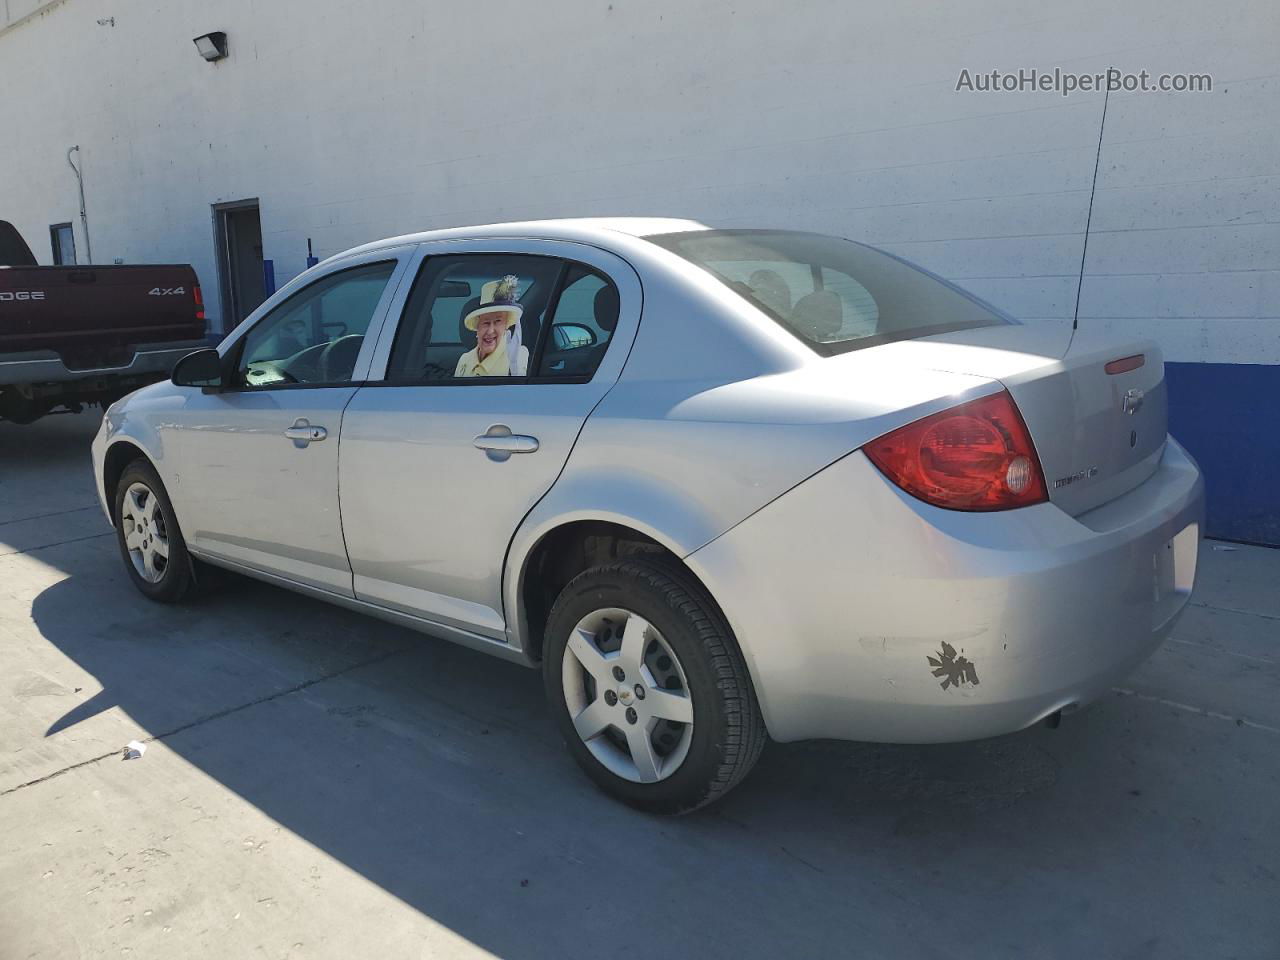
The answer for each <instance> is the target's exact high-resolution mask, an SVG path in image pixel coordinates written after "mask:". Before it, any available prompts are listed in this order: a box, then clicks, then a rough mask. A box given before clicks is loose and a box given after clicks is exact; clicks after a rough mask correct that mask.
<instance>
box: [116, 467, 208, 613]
mask: <svg viewBox="0 0 1280 960" xmlns="http://www.w3.org/2000/svg"><path fill="white" fill-rule="evenodd" d="M115 521H116V541H117V542H118V543H119V544H120V553H121V555H122V556H123V557H124V563H125V569H126V570H128V572H129V578H130V579H131V580H132V581H133V585H134V586H135V587H137V588H138V589H139V590H140V591H142V594H143V595H144V596H146V597H147V598H148V599H150V600H157V601H159V602H161V603H177V602H178V601H180V600H182V599H183V598H184V597H186V596H187V595H188V594H189V593H190V592H191V589H192V587H193V586H194V583H195V580H194V577H193V576H192V570H191V557H190V555H189V554H188V553H187V544H186V541H185V540H183V539H182V530H181V528H179V526H178V519H177V517H176V516H175V515H174V512H173V504H172V503H170V502H169V495H168V493H166V492H165V489H164V484H163V483H161V482H160V477H159V476H158V475H157V474H156V471H155V468H154V467H152V466H151V464H150V463H148V462H147V461H146V460H144V459H142V458H141V457H139V458H138V459H137V460H134V461H133V462H132V463H131V464H129V466H127V467H125V470H124V473H122V474H121V475H120V482H119V483H118V484H117V485H116V499H115Z"/></svg>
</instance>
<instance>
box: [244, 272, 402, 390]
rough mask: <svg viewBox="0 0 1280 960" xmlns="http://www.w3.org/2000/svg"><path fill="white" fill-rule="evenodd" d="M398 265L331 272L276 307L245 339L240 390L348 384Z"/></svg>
mask: <svg viewBox="0 0 1280 960" xmlns="http://www.w3.org/2000/svg"><path fill="white" fill-rule="evenodd" d="M394 270H395V261H384V262H380V263H369V264H364V265H362V266H358V267H352V268H351V269H349V270H342V271H339V272H337V273H331V274H329V275H328V276H326V277H322V278H321V279H319V280H317V281H315V282H314V283H312V284H310V285H309V286H307V287H304V288H303V289H302V290H300V291H298V292H297V293H295V294H294V295H293V296H291V297H290V298H289V299H288V300H286V301H285V302H284V303H282V304H280V305H279V306H278V307H276V308H275V309H273V310H272V311H271V312H270V313H268V314H267V315H266V316H265V317H263V318H262V319H261V320H259V321H258V323H257V324H256V325H255V326H254V327H253V329H252V330H250V331H249V332H248V333H247V334H246V335H245V337H244V340H243V342H242V346H241V349H240V355H239V361H238V363H237V364H236V378H235V382H236V385H237V386H239V387H273V386H281V385H285V384H296V383H312V384H321V383H347V382H350V380H351V377H352V374H353V372H354V370H355V363H356V357H357V356H358V355H359V353H360V348H361V346H362V345H363V343H364V336H365V333H366V332H368V329H369V323H370V322H371V321H372V319H373V315H374V312H375V311H376V310H377V307H378V301H379V300H380V299H381V298H382V293H383V291H384V290H385V289H386V286H387V281H388V280H389V279H390V278H391V275H392V273H393V272H394Z"/></svg>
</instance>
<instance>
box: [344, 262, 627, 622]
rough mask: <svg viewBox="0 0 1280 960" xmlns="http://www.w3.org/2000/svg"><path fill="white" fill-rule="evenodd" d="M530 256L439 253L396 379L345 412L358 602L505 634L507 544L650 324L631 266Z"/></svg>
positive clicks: (392, 367) (426, 268) (417, 287)
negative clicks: (642, 313)
mask: <svg viewBox="0 0 1280 960" xmlns="http://www.w3.org/2000/svg"><path fill="white" fill-rule="evenodd" d="M508 243H511V242H510V241H509V242H508ZM520 246H521V247H522V248H524V249H525V250H530V251H542V252H541V253H538V254H534V253H506V252H496V253H467V254H460V255H459V254H455V255H443V256H431V255H430V254H428V256H427V259H426V260H425V261H424V263H423V266H422V267H421V269H420V271H419V273H418V277H417V279H416V281H415V283H414V285H413V288H412V292H411V293H410V294H409V295H408V299H407V302H406V304H405V307H404V310H403V313H402V316H401V320H400V324H399V329H398V330H397V332H396V336H395V339H394V348H393V349H392V350H391V352H390V358H389V361H388V364H387V372H386V377H385V379H384V380H383V381H382V382H380V383H378V384H376V385H374V384H370V385H368V386H365V387H362V388H361V389H360V390H359V391H358V392H357V394H356V396H355V397H354V398H353V399H352V401H351V403H350V405H349V406H348V408H347V412H346V417H345V419H344V422H343V436H342V456H341V462H340V464H339V469H340V475H341V483H340V488H341V499H342V516H343V526H344V530H345V532H346V541H347V549H348V553H349V556H350V559H351V566H352V571H353V574H354V585H355V593H356V596H357V597H359V598H360V599H363V600H368V601H370V602H373V603H377V604H379V605H381V606H386V607H390V608H392V609H395V610H398V611H402V612H407V613H411V614H415V615H417V616H422V617H426V618H427V619H430V620H433V621H436V622H438V623H442V624H446V625H448V626H451V627H459V628H462V629H466V630H468V631H471V632H473V633H477V634H479V635H481V636H485V637H489V638H491V639H498V640H502V639H504V637H505V631H504V627H505V618H504V614H503V609H502V599H501V592H502V572H503V562H504V559H505V556H506V551H507V547H508V545H509V544H510V542H511V538H512V536H513V535H514V533H515V530H516V528H517V527H518V526H519V525H520V522H521V520H523V518H524V516H525V515H526V514H527V513H528V512H529V510H530V509H531V508H532V507H533V506H534V504H536V503H537V502H538V500H539V499H540V498H541V497H542V496H543V495H544V494H545V493H546V492H547V491H548V490H549V489H550V488H551V485H552V484H553V483H554V482H555V480H556V477H557V476H558V475H559V474H560V471H561V469H562V468H563V466H564V463H565V460H566V459H567V458H568V456H569V453H570V451H571V450H572V448H573V445H574V442H575V441H576V439H577V436H578V433H579V431H580V430H581V428H582V424H583V422H584V421H585V420H586V418H587V416H588V415H589V414H590V413H591V411H592V409H593V408H594V407H595V405H596V404H597V403H599V401H600V400H601V398H603V396H604V395H605V393H607V392H608V390H609V389H610V387H611V386H612V384H613V382H614V381H615V380H616V379H617V376H618V373H619V371H620V369H621V362H622V357H623V356H624V355H625V352H626V349H627V347H628V345H629V343H622V342H621V340H622V339H623V334H622V332H620V331H622V330H624V329H625V334H626V336H627V337H628V338H629V337H630V336H634V330H635V322H636V319H637V318H638V314H639V284H638V280H637V279H636V278H635V274H634V271H632V270H631V268H630V267H629V266H627V265H626V264H625V263H624V262H623V261H621V260H619V259H617V258H614V257H611V256H610V255H608V254H604V253H602V252H601V251H599V250H595V249H594V248H581V249H576V248H577V247H578V245H575V244H553V243H550V242H545V243H543V244H542V245H539V242H537V241H522V242H520ZM566 248H567V249H566ZM449 249H453V248H449ZM553 254H554V255H553ZM576 257H581V258H583V259H585V260H587V261H589V262H583V261H582V260H579V259H575V258H576ZM620 288H621V289H622V290H623V291H624V293H625V294H626V297H625V298H624V299H623V300H622V307H623V309H622V314H623V316H626V317H628V319H627V322H626V323H625V324H624V326H623V328H620V327H619V325H618V317H619V303H620V300H619V289H620ZM388 329H390V326H389V325H388ZM611 341H616V342H614V343H613V344H612V345H611ZM606 356H607V357H608V360H607V361H606V362H604V363H603V364H602V361H604V360H605V358H606ZM376 367H377V362H375V370H376Z"/></svg>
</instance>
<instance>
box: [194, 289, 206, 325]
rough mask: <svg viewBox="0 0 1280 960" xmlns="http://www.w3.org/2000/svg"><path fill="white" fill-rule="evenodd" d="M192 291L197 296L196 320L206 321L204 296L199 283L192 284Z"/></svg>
mask: <svg viewBox="0 0 1280 960" xmlns="http://www.w3.org/2000/svg"><path fill="white" fill-rule="evenodd" d="M191 291H192V293H194V294H195V297H196V319H197V320H203V319H204V294H202V293H201V292H200V284H198V283H196V284H192V286H191Z"/></svg>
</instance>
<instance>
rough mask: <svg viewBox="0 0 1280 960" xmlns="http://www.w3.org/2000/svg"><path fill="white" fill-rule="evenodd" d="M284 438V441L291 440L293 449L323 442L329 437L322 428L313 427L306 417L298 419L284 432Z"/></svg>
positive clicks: (327, 432) (326, 431)
mask: <svg viewBox="0 0 1280 960" xmlns="http://www.w3.org/2000/svg"><path fill="white" fill-rule="evenodd" d="M284 436H285V439H286V440H292V441H293V445H294V446H295V447H305V446H306V445H307V444H309V443H312V442H318V441H320V440H323V439H324V438H325V437H327V436H329V431H328V430H326V429H325V428H324V427H317V426H313V425H312V424H311V421H310V420H308V419H307V418H306V417H299V418H298V419H297V420H295V421H293V426H292V427H290V428H289V429H288V430H286V431H285V432H284Z"/></svg>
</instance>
